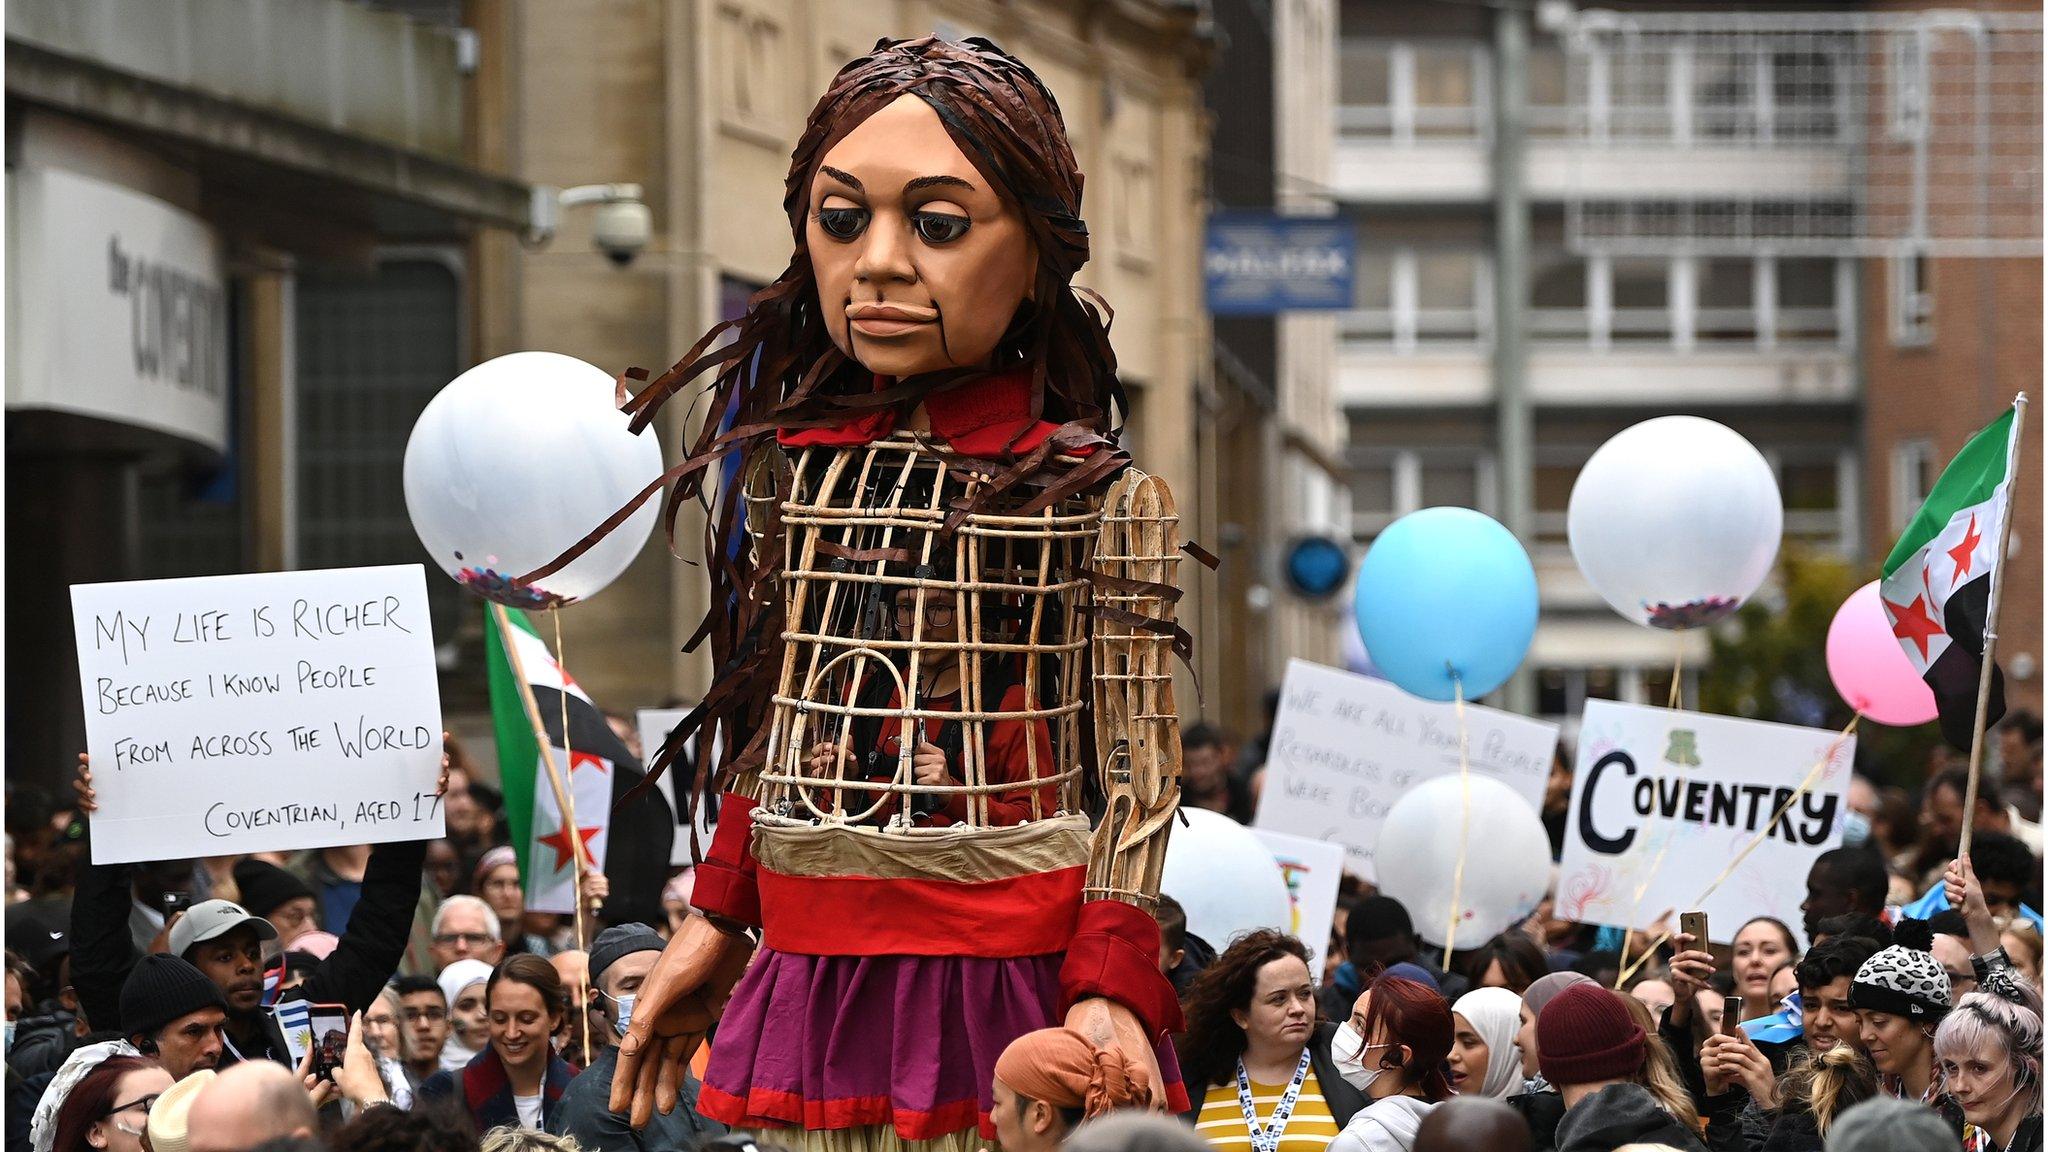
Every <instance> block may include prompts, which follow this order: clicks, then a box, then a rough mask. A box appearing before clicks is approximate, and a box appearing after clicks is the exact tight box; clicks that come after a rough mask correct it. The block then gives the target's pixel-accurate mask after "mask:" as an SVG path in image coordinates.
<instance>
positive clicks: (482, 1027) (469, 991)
mask: <svg viewBox="0 0 2048 1152" xmlns="http://www.w3.org/2000/svg"><path fill="white" fill-rule="evenodd" d="M490 978H491V966H490V965H489V964H486V963H484V962H483V961H481V960H457V961H456V962H455V963H453V964H450V965H449V966H448V967H446V968H443V969H442V970H441V977H440V980H441V995H442V996H443V997H445V998H446V999H447V1001H448V1042H447V1043H446V1044H443V1045H442V1046H441V1067H442V1069H443V1070H444V1071H448V1072H460V1071H462V1070H463V1069H464V1068H466V1067H468V1066H469V1062H470V1061H471V1060H474V1059H476V1054H477V1053H479V1052H481V1051H483V1050H484V1048H485V1046H486V1045H488V1044H489V1043H490V1040H491V1031H490V1026H491V1014H490V1011H489V1009H487V1008H486V1007H485V1006H484V1005H485V996H484V985H485V983H486V982H487V981H489V980H490Z"/></svg>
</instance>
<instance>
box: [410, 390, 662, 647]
mask: <svg viewBox="0 0 2048 1152" xmlns="http://www.w3.org/2000/svg"><path fill="white" fill-rule="evenodd" d="M628 419H629V418H628V417H627V416H626V414H625V413H623V412H620V411H619V409H618V404H617V401H616V395H615V384H614V381H613V380H612V377H611V376H609V375H607V374H606V373H605V371H604V370H603V369H601V368H598V367H596V366H594V365H591V364H586V363H584V362H583V361H581V360H578V359H575V358H574V357H571V356H562V355H559V354H557V353H554V352H514V353H512V354H510V355H508V356H500V357H498V358H496V359H494V360H486V361H485V362H483V363H482V364H479V365H477V366H476V367H474V368H471V369H470V370H469V371H467V372H464V373H463V374H462V375H460V376H457V377H456V378H455V379H454V381H453V382H451V383H450V384H449V385H448V386H447V387H446V388H443V389H441V392H440V394H439V395H437V396H435V397H434V399H433V400H432V401H431V402H429V403H428V404H427V407H426V410H425V411H423V412H421V413H420V418H419V420H418V422H417V423H415V424H414V425H413V427H412V438H411V439H409V440H407V441H406V445H405V509H406V512H407V513H408V514H410V515H411V517H412V526H413V531H415V532H417V533H418V534H419V538H420V543H421V544H423V545H425V546H426V549H427V554H428V555H430V556H432V557H433V558H434V562H435V563H437V564H439V565H440V566H441V568H442V570H443V571H445V572H447V573H448V574H449V575H450V576H452V577H454V578H455V580H456V581H457V582H458V583H460V584H462V585H463V586H464V587H466V588H468V589H470V590H471V591H473V592H475V593H477V594H478V595H480V596H483V597H484V598H486V599H489V600H495V601H497V602H499V603H501V604H507V605H510V606H512V607H515V608H546V607H552V606H555V605H558V604H566V603H569V602H571V601H576V600H584V599H588V598H589V597H590V596H592V595H594V594H595V593H597V592H598V591H599V590H600V589H602V588H604V586H605V585H607V584H610V583H611V582H612V581H613V580H614V579H616V578H617V577H618V575H619V573H621V572H623V571H625V570H626V566H627V565H629V564H631V563H632V562H633V558H634V557H635V556H637V555H639V553H640V549H641V547H642V546H644V545H645V544H646V543H647V534H648V532H649V531H651V530H652V529H653V527H654V522H655V519H656V518H657V517H658V516H659V515H660V503H661V501H660V499H659V498H658V497H656V498H653V499H650V500H649V501H648V502H647V503H646V504H644V505H642V506H641V507H640V508H639V509H638V510H637V511H635V512H634V513H633V515H632V516H630V517H628V518H627V519H626V521H625V522H624V523H623V524H620V525H619V526H618V527H617V528H616V529H614V530H613V531H612V532H611V533H610V534H609V535H607V536H606V537H605V538H604V539H603V540H600V541H599V542H598V543H597V544H595V545H594V546H592V547H591V549H590V550H589V551H588V552H585V553H584V554H583V555H582V556H579V557H577V558H576V560H575V561H573V562H572V563H570V564H568V565H566V566H565V567H563V568H562V570H561V571H559V572H556V573H555V574H554V575H552V576H548V577H546V578H545V579H543V580H541V581H539V582H537V583H536V584H534V585H524V584H520V583H518V581H517V578H518V577H519V576H522V575H524V574H525V573H528V572H531V571H533V570H534V569H536V568H539V567H540V566H541V565H543V564H546V563H547V562H548V561H550V560H553V559H554V558H555V557H557V556H559V555H561V554H562V553H563V552H566V551H568V549H569V548H570V547H571V546H572V545H574V544H575V543H576V542H577V541H578V540H581V539H583V537H584V536H585V535H586V534H587V533H589V532H590V531H591V530H592V529H595V528H596V527H597V526H598V525H600V524H602V523H603V522H604V521H605V519H606V518H607V517H609V516H610V515H611V514H612V513H613V512H616V511H618V510H619V508H621V507H623V506H624V505H625V504H626V502H627V501H628V500H630V499H632V498H633V497H634V496H636V495H638V494H639V493H640V492H641V490H642V489H644V488H646V487H647V485H649V484H651V483H653V482H654V481H655V480H656V479H657V478H658V477H660V475H661V473H662V466H661V444H660V443H659V442H658V441H657V440H656V439H655V436H654V432H653V430H652V429H649V430H647V431H645V432H642V433H640V434H639V435H637V436H636V435H634V434H633V433H631V432H629V431H627V428H626V424H627V421H628Z"/></svg>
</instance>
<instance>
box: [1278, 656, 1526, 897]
mask: <svg viewBox="0 0 2048 1152" xmlns="http://www.w3.org/2000/svg"><path fill="white" fill-rule="evenodd" d="M1465 730H1466V747H1467V749H1468V752H1467V755H1468V759H1469V763H1470V766H1471V769H1472V771H1474V772H1480V773H1484V774H1486V775H1488V776H1493V777H1496V778H1498V779H1500V780H1502V781H1504V782H1505V783H1507V785H1508V786H1509V787H1511V788H1513V789H1514V790H1515V791H1516V792H1517V793H1518V794H1520V795H1521V796H1522V798H1523V799H1525V800H1527V801H1529V805H1530V807H1532V808H1535V809H1536V810H1537V811H1539V812H1540V811H1542V809H1543V785H1544V782H1545V780H1547V779H1548V778H1549V775H1550V761H1551V757H1552V756H1554V755H1555V754H1556V751H1557V725H1555V724H1545V723H1543V722H1542V721H1540V720H1530V719H1528V718H1526V717H1522V716H1516V715H1514V714H1513V713H1509V712H1501V711H1498V710H1496V709H1493V708H1482V707H1479V706H1478V705H1476V704H1467V705H1466V706H1465ZM1457 770H1458V715H1457V709H1456V707H1455V706H1454V705H1451V704H1438V703H1436V702H1434V701H1430V700H1422V699H1418V698H1416V697H1414V696H1410V695H1409V694H1407V693H1406V692H1403V691H1401V690H1400V689H1399V688H1396V687H1394V686H1393V685H1392V684H1390V683H1388V682H1387V681H1385V680H1373V679H1370V678H1368V677H1365V676H1358V675H1354V674H1352V673H1350V672H1345V671H1341V670H1339V669H1336V668H1326V667H1324V666H1323V665H1321V664H1311V663H1309V662H1308V661H1306V660H1290V661H1288V662H1287V676H1286V679H1285V680H1283V681H1282V682H1281V685H1280V711H1279V714H1278V715H1277V716H1276V717H1275V718H1274V720H1273V737H1272V740H1271V742H1270V743H1268V744H1267V746H1266V781H1265V785H1264V787H1263V789H1262V790H1261V792H1260V794H1259V811H1258V815H1257V818H1256V819H1255V820H1254V821H1253V823H1254V824H1255V825H1257V826H1258V827H1259V828H1270V829H1272V830H1273V831H1275V832H1288V833H1292V834H1294V835H1296V836H1306V837H1308V838H1309V839H1311V840H1329V841H1333V842H1335V843H1339V844H1342V845H1344V847H1345V849H1346V861H1345V865H1344V866H1345V869H1346V870H1347V871H1350V872H1355V873H1357V874H1358V875H1359V876H1362V877H1364V878H1365V879H1367V880H1371V879H1373V878H1374V872H1373V867H1372V852H1373V846H1374V845H1376V844H1378V843H1379V839H1380V825H1381V823H1382V822H1383V821H1385V820H1386V816H1387V812H1388V810H1389V809H1391V808H1393V806H1394V802H1395V801H1397V800H1399V799H1400V798H1401V796H1402V795H1403V794H1404V793H1406V792H1407V791H1408V789H1410V788H1412V787H1414V786H1415V785H1417V784H1419V783H1421V782H1422V781H1424V780H1428V779H1431V778H1433V777H1437V776H1442V775H1445V774H1447V773H1455V772H1456V771H1457Z"/></svg>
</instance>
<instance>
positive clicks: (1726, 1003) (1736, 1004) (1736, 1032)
mask: <svg viewBox="0 0 2048 1152" xmlns="http://www.w3.org/2000/svg"><path fill="white" fill-rule="evenodd" d="M1721 1035H1723V1036H1740V1035H1742V997H1740V996H1724V997H1722V998H1721Z"/></svg>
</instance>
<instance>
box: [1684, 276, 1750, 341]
mask: <svg viewBox="0 0 2048 1152" xmlns="http://www.w3.org/2000/svg"><path fill="white" fill-rule="evenodd" d="M1693 275H1694V276H1695V277H1696V280H1695V283H1696V284H1697V286H1698V287H1697V289H1696V292H1697V296H1696V298H1695V302H1696V303H1697V305H1698V311H1697V313H1696V314H1695V315H1694V318H1693V331H1694V333H1695V334H1696V335H1697V337H1698V338H1699V340H1700V341H1701V342H1703V343H1743V344H1750V343H1754V342H1755V341H1756V263H1755V262H1754V261H1752V260H1747V259H1743V258H1741V257H1714V258H1711V259H1701V260H1696V261H1694V262H1693Z"/></svg>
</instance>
